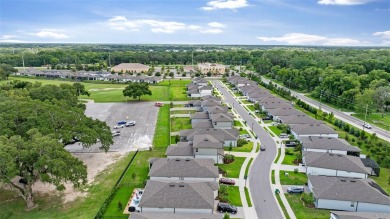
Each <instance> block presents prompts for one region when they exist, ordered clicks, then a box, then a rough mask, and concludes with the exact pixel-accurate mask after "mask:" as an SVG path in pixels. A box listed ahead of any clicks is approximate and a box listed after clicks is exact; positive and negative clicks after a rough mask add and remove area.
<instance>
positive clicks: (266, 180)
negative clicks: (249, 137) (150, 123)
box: [214, 81, 283, 219]
mask: <svg viewBox="0 0 390 219" xmlns="http://www.w3.org/2000/svg"><path fill="white" fill-rule="evenodd" d="M214 84H215V86H216V87H217V88H218V89H219V90H220V92H221V93H222V95H224V96H225V98H226V100H225V102H226V103H229V104H230V105H232V106H234V109H235V110H236V111H237V113H238V114H239V115H240V116H241V117H242V118H243V119H244V120H245V121H247V124H248V125H249V126H250V127H251V126H252V123H253V132H254V133H255V134H256V135H257V136H258V137H259V138H260V140H261V143H262V144H263V145H265V146H266V148H267V149H266V151H264V152H261V153H260V154H259V156H257V158H256V159H255V160H254V161H253V163H252V167H251V171H250V172H249V176H248V177H249V187H250V191H251V195H252V198H253V200H252V201H253V206H254V207H255V210H256V213H257V217H258V218H272V219H279V218H283V215H282V213H281V212H280V208H279V206H278V203H277V202H276V200H275V198H274V194H273V190H272V188H271V181H270V171H271V165H272V163H273V161H274V159H275V156H276V153H277V148H276V144H275V142H274V141H273V139H272V138H271V136H270V135H269V134H268V133H267V132H266V131H265V130H264V129H263V128H262V127H261V126H260V125H259V124H258V123H257V122H256V120H255V119H254V118H253V117H252V116H251V115H249V113H248V111H246V110H245V109H244V108H243V107H242V106H241V105H240V104H239V103H238V101H237V100H235V99H234V97H233V96H232V95H231V94H230V93H229V92H228V91H227V89H226V88H225V87H223V86H222V84H221V82H220V81H214ZM233 103H234V105H233Z"/></svg>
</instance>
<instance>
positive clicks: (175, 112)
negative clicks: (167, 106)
mask: <svg viewBox="0 0 390 219" xmlns="http://www.w3.org/2000/svg"><path fill="white" fill-rule="evenodd" d="M195 112H196V110H174V111H171V114H195Z"/></svg>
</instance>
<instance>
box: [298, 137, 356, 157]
mask: <svg viewBox="0 0 390 219" xmlns="http://www.w3.org/2000/svg"><path fill="white" fill-rule="evenodd" d="M300 142H301V144H302V151H313V152H323V153H333V154H343V155H351V156H357V157H359V156H360V151H361V150H360V148H358V147H356V146H352V145H350V144H349V143H348V142H347V141H346V140H344V139H341V138H331V137H321V136H309V137H300Z"/></svg>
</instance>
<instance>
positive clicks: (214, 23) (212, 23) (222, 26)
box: [207, 22, 226, 28]
mask: <svg viewBox="0 0 390 219" xmlns="http://www.w3.org/2000/svg"><path fill="white" fill-rule="evenodd" d="M207 25H209V26H210V27H216V28H224V27H226V25H225V24H221V23H219V22H210V23H208V24H207Z"/></svg>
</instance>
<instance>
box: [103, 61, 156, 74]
mask: <svg viewBox="0 0 390 219" xmlns="http://www.w3.org/2000/svg"><path fill="white" fill-rule="evenodd" d="M111 70H112V71H114V72H132V73H147V72H148V71H149V66H147V65H143V64H140V63H121V64H119V65H116V66H114V67H112V68H111Z"/></svg>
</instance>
